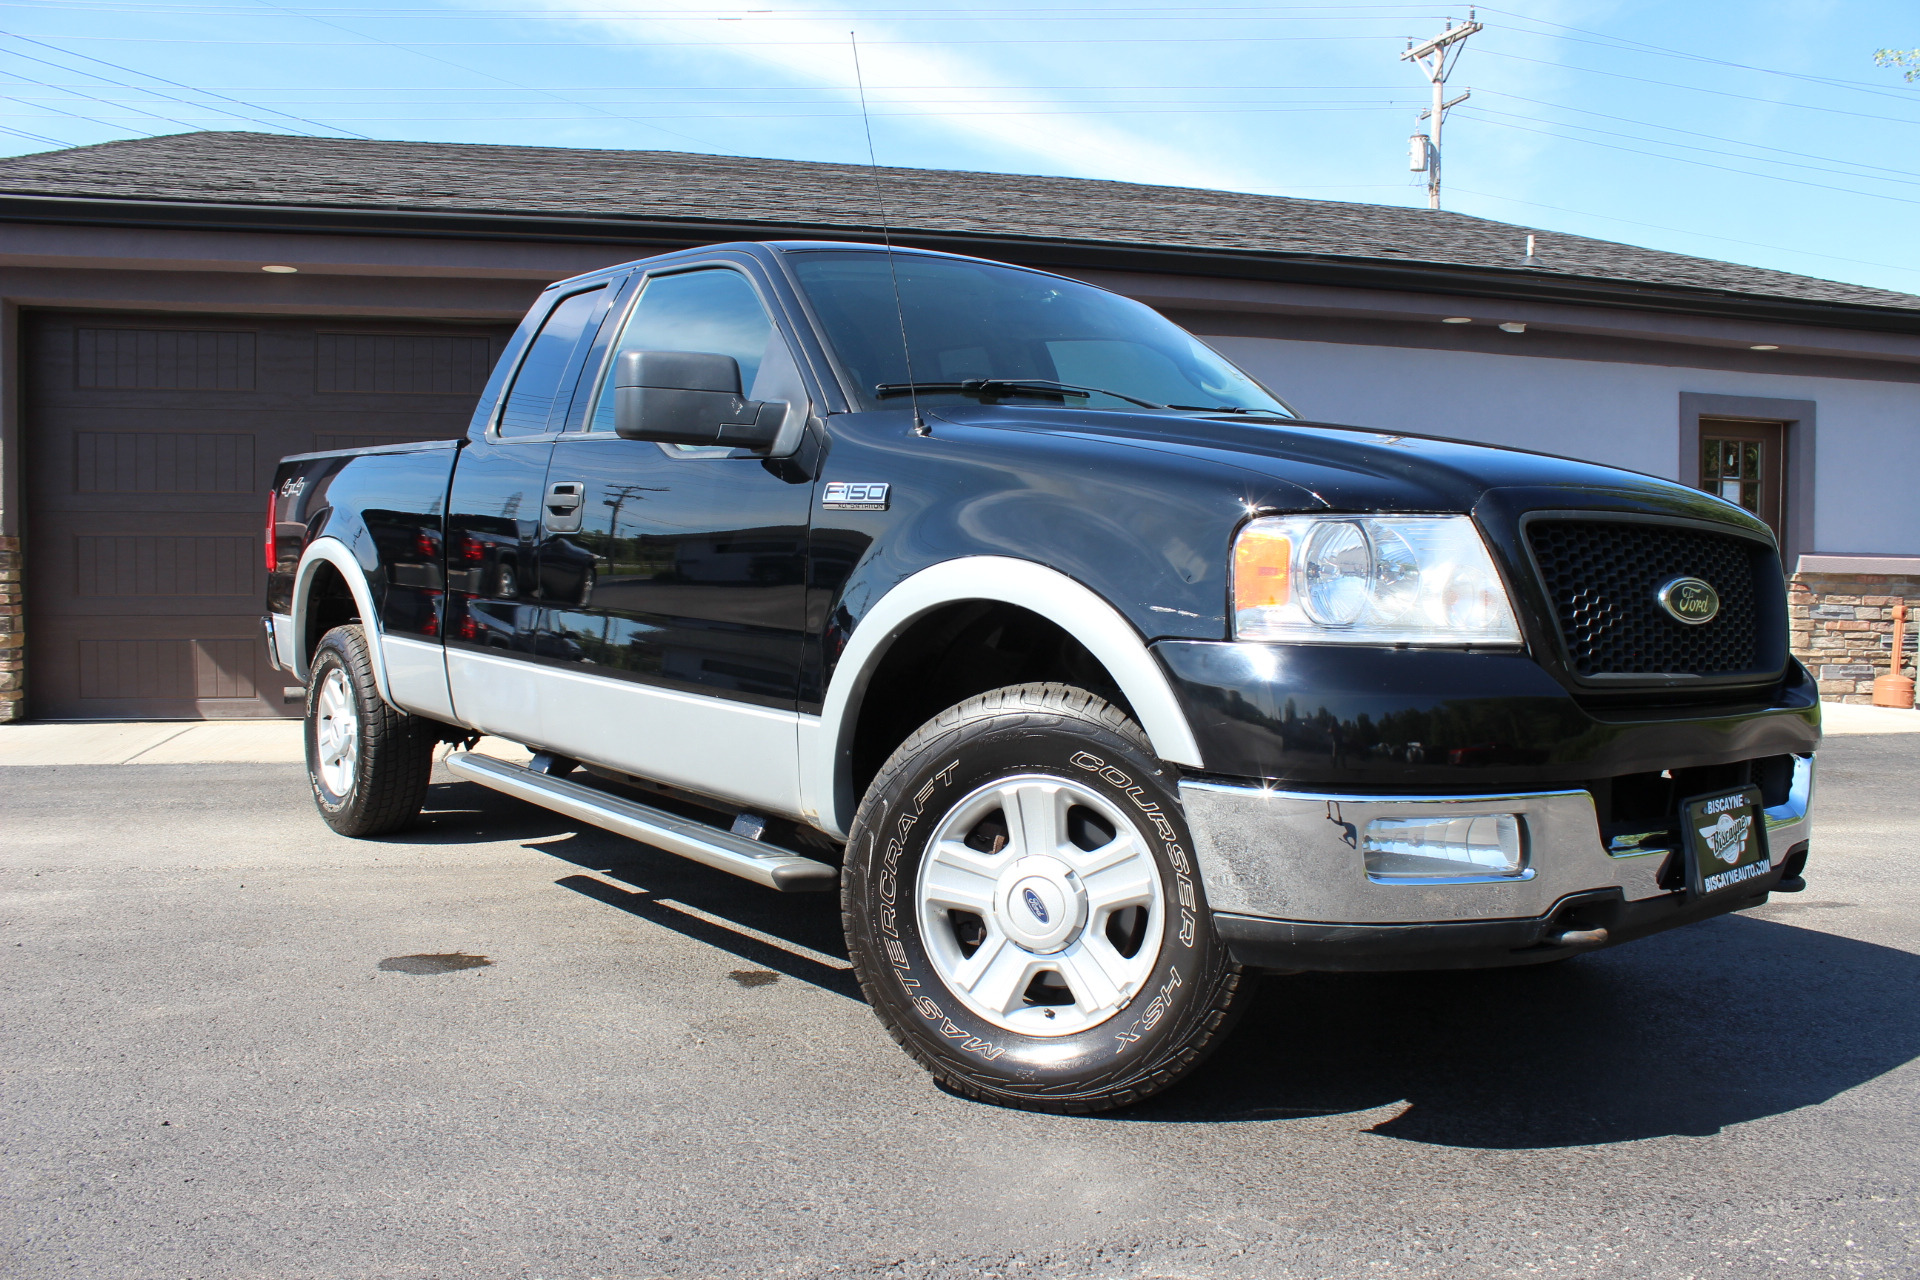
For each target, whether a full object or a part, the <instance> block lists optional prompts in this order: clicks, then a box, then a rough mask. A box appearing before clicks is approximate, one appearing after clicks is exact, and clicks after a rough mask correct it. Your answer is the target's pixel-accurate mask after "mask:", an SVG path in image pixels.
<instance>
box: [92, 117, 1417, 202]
mask: <svg viewBox="0 0 1920 1280" xmlns="http://www.w3.org/2000/svg"><path fill="white" fill-rule="evenodd" d="M1406 109H1407V106H1406V104H1404V103H1402V104H1398V105H1395V106H1386V107H1295V108H1288V107H1276V108H1274V109H1273V110H1271V111H1245V110H1238V109H1234V110H1211V109H1207V108H1201V109H1197V110H1192V111H1181V110H1172V111H1169V110H1160V109H1154V108H1147V107H1129V108H1123V109H1120V110H1116V111H1080V110H1064V111H1045V110H1039V111H876V112H874V113H873V116H874V118H875V119H878V120H944V119H955V118H960V119H967V118H989V119H990V118H994V117H1020V118H1024V117H1027V116H1127V115H1151V116H1163V115H1295V114H1297V115H1326V114H1340V113H1342V112H1364V111H1405V110H1406ZM346 118H347V119H349V120H352V121H354V122H355V123H357V124H440V123H445V124H475V123H493V124H522V123H531V122H537V121H555V120H598V119H603V118H611V119H615V120H631V121H653V120H690V121H695V120H858V119H859V118H860V113H859V111H858V110H857V109H855V110H853V111H839V112H832V113H828V112H816V113H810V114H809V113H800V112H791V111H766V112H706V113H702V114H698V115H689V114H684V113H683V114H677V115H649V116H642V115H620V116H613V117H604V116H600V115H577V116H502V115H485V116H439V115H436V116H424V117H423V116H419V115H408V116H348V117H346ZM100 123H106V122H105V121H102V122H100ZM302 136H311V135H302ZM1396 185H1398V184H1396Z"/></svg>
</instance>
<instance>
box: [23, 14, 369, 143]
mask: <svg viewBox="0 0 1920 1280" xmlns="http://www.w3.org/2000/svg"><path fill="white" fill-rule="evenodd" d="M0 34H4V35H9V36H12V37H13V38H14V39H15V40H24V41H26V42H27V43H28V44H32V45H38V46H40V47H41V48H42V49H52V50H53V51H54V52H55V53H60V54H65V55H66V56H67V57H69V58H80V59H82V60H83V61H86V62H97V63H99V64H100V65H101V66H103V67H112V68H113V69H114V70H116V71H124V72H126V73H127V74H128V75H134V76H145V77H146V78H147V79H149V80H158V81H159V82H160V83H161V84H166V85H172V86H173V87H174V88H176V89H185V90H187V91H188V92H189V93H199V94H205V95H206V96H207V97H210V98H219V99H220V100H221V101H222V102H231V103H233V104H234V105H235V106H239V107H249V108H251V109H252V110H255V111H266V112H268V113H269V114H271V115H276V116H286V118H287V119H289V120H297V121H299V122H300V123H301V124H310V125H313V126H314V127H315V128H319V129H331V128H333V126H332V125H325V124H321V123H320V122H319V121H317V120H308V119H306V118H304V117H302V116H296V115H290V114H288V113H287V112H285V111H275V110H274V109H273V108H272V107H261V106H256V105H255V104H253V103H250V102H241V101H240V100H239V99H237V98H229V97H227V96H226V95H225V94H222V93H215V92H213V91H212V90H211V89H200V88H196V87H194V86H193V85H190V84H181V83H180V82H179V81H178V80H169V79H167V78H166V77H165V76H157V75H154V74H153V73H152V72H151V71H137V70H135V69H134V68H132V67H123V66H121V65H120V64H119V63H117V62H108V61H107V60H106V59H105V58H96V57H94V56H93V55H91V54H86V53H75V52H73V51H72V50H70V49H62V48H60V47H59V46H58V45H52V44H48V43H47V42H46V41H44V40H36V39H34V38H33V37H32V36H23V35H20V34H19V33H17V32H12V31H8V32H0ZM15 56H17V57H25V56H27V55H25V54H17V55H15ZM48 65H49V66H53V65H56V64H54V63H48ZM61 69H62V70H68V71H73V70H79V68H77V67H63V68H61ZM80 74H82V75H93V73H92V72H88V71H81V72H80ZM94 78H95V79H96V80H105V79H106V77H105V76H98V75H96V76H94ZM108 83H110V84H111V83H116V82H115V81H108ZM122 87H123V88H128V89H135V88H137V89H138V90H139V91H140V92H142V93H152V94H155V95H156V96H158V97H162V98H167V99H169V100H171V101H174V102H179V103H182V104H183V105H186V106H190V107H201V109H202V110H205V109H206V108H205V107H204V105H203V104H201V103H197V102H187V101H186V100H185V99H184V98H175V97H174V96H173V95H172V94H169V93H160V92H159V91H158V90H156V89H148V88H146V87H145V86H135V85H123V86H122ZM214 110H219V108H217V107H216V108H214ZM224 114H226V115H231V116H235V118H236V119H240V120H251V121H253V122H254V123H255V124H264V125H268V127H269V128H272V127H279V128H285V127H286V126H284V125H280V126H274V125H272V124H271V122H269V121H266V120H262V119H260V118H259V117H258V116H243V115H236V114H235V113H234V112H231V111H228V112H225V113H224ZM335 131H336V132H339V133H350V132H352V131H351V130H347V129H339V130H335ZM356 136H358V135H356Z"/></svg>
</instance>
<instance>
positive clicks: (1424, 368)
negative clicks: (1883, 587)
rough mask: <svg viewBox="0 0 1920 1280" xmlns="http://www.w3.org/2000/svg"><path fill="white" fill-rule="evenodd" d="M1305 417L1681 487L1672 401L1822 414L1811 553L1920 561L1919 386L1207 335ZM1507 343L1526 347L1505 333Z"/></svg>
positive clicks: (1677, 428) (1675, 406)
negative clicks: (1707, 397) (1542, 457)
mask: <svg viewBox="0 0 1920 1280" xmlns="http://www.w3.org/2000/svg"><path fill="white" fill-rule="evenodd" d="M1207 340H1208V341H1209V342H1210V343H1212V344H1214V345H1215V346H1217V347H1219V348H1220V349H1221V350H1222V351H1224V352H1226V353H1227V354H1228V355H1229V356H1231V357H1232V358H1233V359H1234V360H1236V361H1238V362H1239V363H1241V364H1243V365H1244V366H1245V367H1246V368H1247V369H1248V371H1249V372H1251V373H1253V374H1254V375H1255V376H1256V377H1259V378H1260V379H1261V380H1262V381H1264V382H1266V383H1268V385H1270V386H1272V387H1273V388H1274V389H1275V390H1277V391H1278V392H1279V393H1280V394H1281V395H1283V396H1284V397H1286V398H1287V400H1288V401H1289V402H1290V403H1292V404H1293V406H1294V407H1295V408H1296V409H1297V410H1299V411H1300V413H1302V414H1303V415H1305V416H1307V417H1312V418H1320V419H1323V420H1327V421H1333V422H1351V423H1357V424H1362V425H1366V426H1378V427H1381V428H1384V429H1387V430H1392V431H1408V432H1420V433H1424V434H1431V435H1445V436H1457V437H1460V438H1463V439H1469V440H1483V441H1486V442H1487V443H1489V444H1501V445H1514V446H1518V447H1521V448H1527V449H1540V450H1544V451H1546V452H1549V453H1563V454H1568V455H1571V456H1575V457H1580V458H1586V459H1590V460H1592V461H1595V462H1604V463H1607V464H1609V465H1612V466H1620V467H1629V468H1632V469H1633V470H1636V471H1644V472H1649V473H1651V474H1653V475H1659V476H1665V477H1668V478H1670V479H1671V478H1677V476H1678V474H1679V466H1680V449H1679V432H1680V395H1681V393H1682V392H1696V393H1705V394H1712V395H1729V396H1767V397H1772V398H1777V399H1786V400H1811V401H1814V402H1815V403H1816V404H1817V405H1818V427H1817V430H1818V453H1819V466H1818V471H1817V474H1816V477H1815V481H1816V485H1815V498H1814V534H1813V542H1814V545H1813V546H1812V547H1810V548H1802V550H1807V551H1820V552H1830V553H1845V552H1872V553H1880V554H1887V555H1915V554H1920V387H1916V386H1915V385H1914V384H1912V383H1900V382H1873V381H1865V380H1860V379H1852V378H1817V377H1801V376H1789V375H1769V374H1749V373H1735V372H1728V371H1719V370H1702V369H1689V368H1678V367H1671V366H1664V365H1640V364H1634V365H1628V364H1610V363H1603V362H1600V361H1593V360H1559V359H1548V358H1539V357H1529V356H1498V355H1486V354H1482V353H1479V352H1463V351H1435V350H1425V349H1417V348H1405V347H1370V346H1360V345H1351V344H1345V343H1331V342H1299V341H1291V340H1282V339H1272V338H1249V337H1209V338H1208V339H1207ZM1513 340H1514V341H1515V342H1516V343H1523V342H1525V341H1526V340H1527V336H1526V335H1524V334H1515V335H1513Z"/></svg>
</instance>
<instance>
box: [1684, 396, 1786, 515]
mask: <svg viewBox="0 0 1920 1280" xmlns="http://www.w3.org/2000/svg"><path fill="white" fill-rule="evenodd" d="M1785 437H1786V428H1785V427H1784V426H1782V425H1781V424H1780V423H1778V422H1745V421H1741V420H1739V419H1734V418H1702V419H1700V487H1701V488H1702V489H1705V490H1706V491H1707V492H1708V493H1711V494H1713V495H1714V496H1715V497H1720V498H1725V499H1726V500H1727V501H1728V502H1732V503H1736V504H1738V505H1739V506H1742V507H1745V508H1746V509H1747V510H1748V511H1751V512H1752V513H1753V514H1754V515H1756V516H1759V517H1760V518H1761V519H1762V520H1764V521H1766V522H1767V526H1768V527H1769V528H1771V529H1772V530H1773V536H1774V538H1775V539H1777V540H1779V541H1780V542H1781V543H1782V545H1784V543H1785V539H1786V528H1787V521H1786V483H1785V480H1786V477H1785V476H1784V474H1782V464H1783V463H1784V462H1785V460H1786V459H1785V448H1784V446H1785V443H1786V440H1785Z"/></svg>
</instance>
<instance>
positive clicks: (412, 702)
mask: <svg viewBox="0 0 1920 1280" xmlns="http://www.w3.org/2000/svg"><path fill="white" fill-rule="evenodd" d="M458 448H459V445H458V442H456V441H451V440H446V441H430V442H426V443H421V444H413V445H400V446H389V447H385V448H380V449H368V450H353V451H347V452H341V453H331V454H306V455H302V456H300V457H297V458H289V459H285V460H283V461H282V462H281V463H280V467H279V469H278V471H277V472H276V473H275V476H274V495H275V506H276V509H275V518H276V519H275V530H274V545H275V569H274V572H273V573H272V575H271V576H270V577H269V579H268V585H267V607H268V609H269V611H271V612H273V613H275V614H280V615H282V616H304V621H305V626H304V628H303V632H302V634H301V635H300V636H299V637H298V643H299V644H300V646H301V654H302V656H303V657H305V656H306V655H308V654H310V653H311V652H312V650H313V646H314V645H315V644H316V643H317V642H318V641H319V639H320V636H321V635H323V634H324V633H325V631H326V630H327V628H329V627H330V626H333V625H337V624H338V622H340V621H342V620H344V619H343V618H342V617H340V616H339V612H340V611H339V609H338V608H337V607H336V608H332V609H329V608H323V607H320V606H318V605H317V604H316V605H313V606H312V607H308V608H305V609H302V608H301V606H302V605H303V604H307V603H308V602H306V601H301V600H297V599H296V598H295V595H296V589H297V584H298V570H299V567H300V564H301V560H302V557H303V556H305V555H306V552H307V549H308V548H309V547H310V546H312V545H313V544H314V543H315V542H316V541H318V540H320V539H323V538H324V539H332V540H335V541H337V542H339V543H340V544H342V545H343V546H345V547H346V548H347V550H348V552H349V553H350V555H351V559H352V561H353V562H354V563H355V564H357V565H358V567H359V571H360V575H361V584H362V585H364V588H365V598H366V599H368V600H369V601H370V602H371V606H372V612H373V617H371V618H367V617H362V618H361V622H362V623H363V624H365V625H366V626H367V630H368V633H369V639H370V640H372V641H373V642H374V643H375V644H376V645H378V646H380V647H381V648H382V650H383V653H382V659H383V664H384V665H385V666H386V668H387V671H388V674H389V676H393V675H396V674H399V673H402V672H405V673H411V674H408V675H407V676H405V677H404V678H403V681H402V683H404V684H406V685H407V686H408V687H407V688H404V689H403V688H398V687H396V688H394V689H393V690H392V691H391V692H392V694H393V696H394V697H395V700H396V701H397V702H399V703H401V705H405V706H410V707H413V708H415V709H421V710H425V711H428V712H429V713H432V712H433V711H435V710H439V709H441V708H443V707H444V706H445V705H446V698H445V681H446V672H445V667H444V664H443V663H441V662H440V661H439V659H438V650H439V648H440V627H441V617H440V610H441V603H442V599H443V592H444V573H445V568H444V566H445V554H444V540H445V529H444V525H445V511H446V495H447V487H448V484H449V482H450V481H451V479H452V475H453V467H454V462H455V459H456V458H457V457H458V456H459V455H458ZM353 585H354V584H349V588H350V589H352V587H353ZM356 612H359V611H358V610H356ZM396 646H400V647H403V648H404V649H405V650H406V653H405V654H404V655H401V656H403V658H404V660H402V661H395V660H394V659H395V656H396V654H395V647H396ZM420 680H424V681H425V682H426V684H427V687H426V688H423V689H419V690H414V689H413V688H412V685H413V684H414V683H418V682H419V681H420ZM436 686H437V687H436Z"/></svg>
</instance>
